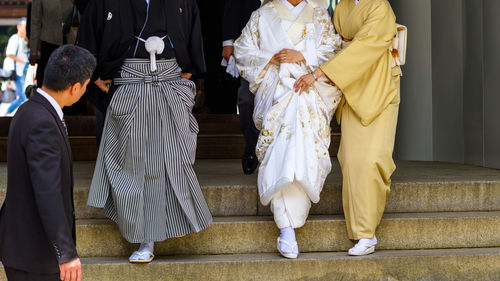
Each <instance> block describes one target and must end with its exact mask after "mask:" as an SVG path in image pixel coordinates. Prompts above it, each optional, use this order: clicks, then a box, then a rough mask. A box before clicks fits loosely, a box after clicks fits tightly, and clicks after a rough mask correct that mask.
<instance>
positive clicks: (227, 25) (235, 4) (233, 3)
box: [222, 0, 260, 41]
mask: <svg viewBox="0 0 500 281" xmlns="http://www.w3.org/2000/svg"><path fill="white" fill-rule="evenodd" d="M259 7H260V0H226V3H225V6H224V20H223V25H222V40H223V41H226V40H231V39H232V40H236V39H238V37H240V35H241V31H242V30H243V28H244V27H245V25H246V24H247V22H248V20H249V19H250V16H251V15H252V12H253V11H255V10H257V9H258V8H259Z"/></svg>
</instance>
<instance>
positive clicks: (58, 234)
mask: <svg viewBox="0 0 500 281" xmlns="http://www.w3.org/2000/svg"><path fill="white" fill-rule="evenodd" d="M95 65H96V62H95V58H94V56H92V55H91V54H90V53H89V52H88V51H87V50H85V49H82V48H80V47H76V46H73V45H65V46H63V47H60V48H58V49H56V50H55V51H54V52H53V53H52V55H51V56H50V58H49V60H48V63H47V67H46V69H45V78H44V82H43V86H42V88H40V89H37V91H36V93H34V94H33V95H32V96H31V98H30V100H29V101H28V102H26V103H24V104H23V105H22V106H21V107H20V108H19V110H18V111H17V113H16V115H15V116H14V118H13V119H12V121H11V125H10V130H9V137H8V144H7V147H8V151H7V159H8V175H7V182H8V183H7V195H6V198H5V202H4V204H3V206H2V209H1V211H0V260H1V261H2V263H3V266H4V269H5V273H6V275H7V278H8V279H9V280H30V281H31V280H51V281H56V280H64V281H76V280H81V264H80V260H79V258H78V255H77V252H76V245H75V244H76V241H75V213H74V205H73V171H72V169H73V168H72V157H71V148H70V146H69V141H68V137H67V129H66V125H65V123H64V120H63V112H62V108H63V107H64V106H70V105H72V104H74V103H75V102H77V101H78V100H79V99H80V97H81V96H82V95H83V93H85V89H86V87H87V84H88V83H89V79H90V77H91V75H92V72H93V71H94V68H95Z"/></svg>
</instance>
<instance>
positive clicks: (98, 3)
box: [76, 0, 104, 73]
mask: <svg viewBox="0 0 500 281" xmlns="http://www.w3.org/2000/svg"><path fill="white" fill-rule="evenodd" d="M103 3H104V1H102V0H91V1H89V3H88V5H87V7H86V9H85V13H84V15H83V18H82V20H81V22H80V26H79V27H78V35H77V37H76V45H78V46H80V47H82V48H85V49H87V50H88V51H89V52H90V53H92V54H93V55H94V56H95V57H96V59H97V62H98V64H99V62H100V60H99V53H100V50H101V48H100V46H101V38H102V33H103V29H104V26H103V25H104V7H103ZM98 67H99V66H98ZM98 72H99V71H98V69H96V73H98Z"/></svg>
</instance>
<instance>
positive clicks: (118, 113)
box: [77, 0, 212, 263]
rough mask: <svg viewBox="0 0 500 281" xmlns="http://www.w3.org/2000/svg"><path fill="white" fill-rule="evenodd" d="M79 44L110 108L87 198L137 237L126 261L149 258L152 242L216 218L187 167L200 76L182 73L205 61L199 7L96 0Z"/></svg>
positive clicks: (153, 0) (187, 0) (99, 98)
mask: <svg viewBox="0 0 500 281" xmlns="http://www.w3.org/2000/svg"><path fill="white" fill-rule="evenodd" d="M77 44H78V45H80V46H83V47H85V48H86V49H88V50H90V51H91V52H92V53H93V54H94V55H95V56H96V57H97V61H98V66H97V70H96V72H95V74H94V79H93V81H94V82H93V83H95V84H96V85H97V86H98V87H99V89H100V91H98V92H94V93H93V94H94V97H93V99H94V101H95V102H96V104H97V106H98V107H99V109H100V110H101V112H107V113H106V119H105V124H104V130H103V134H102V139H101V143H100V147H99V154H98V157H97V162H96V168H95V171H94V176H93V179H92V184H91V186H90V193H89V199H88V204H89V205H90V206H94V207H98V208H103V209H104V214H105V215H106V216H107V217H109V218H110V219H112V220H113V221H115V222H116V223H117V224H118V226H119V228H120V232H121V234H122V235H123V237H124V238H125V239H126V240H127V241H129V242H131V243H141V245H140V247H139V250H138V251H135V252H134V253H132V255H131V256H130V258H129V261H130V262H134V263H144V262H150V261H151V260H153V258H154V254H153V251H154V242H157V241H163V240H165V239H168V238H171V237H176V236H180V235H185V234H189V233H192V232H198V231H201V230H203V229H205V228H206V227H208V226H209V225H210V223H211V222H212V216H211V214H210V211H209V210H208V206H207V204H206V202H205V199H204V197H203V194H202V192H201V187H200V185H199V183H198V180H197V178H196V174H195V173H194V170H193V163H194V157H195V152H196V138H197V133H198V124H197V122H196V119H194V116H193V114H192V113H191V110H192V108H193V105H194V97H195V95H196V86H195V84H194V82H193V81H191V80H188V79H190V78H191V76H192V75H195V74H200V73H203V72H204V71H205V62H204V55H203V42H202V39H201V28H200V21H199V15H198V7H197V5H196V2H195V0H148V1H145V0H128V1H123V0H92V1H90V2H89V4H88V6H87V8H86V9H85V13H84V17H83V19H82V21H81V24H80V28H79V34H78V37H77Z"/></svg>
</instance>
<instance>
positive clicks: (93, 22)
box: [77, 0, 206, 111]
mask: <svg viewBox="0 0 500 281" xmlns="http://www.w3.org/2000/svg"><path fill="white" fill-rule="evenodd" d="M139 1H140V2H139ZM145 3H146V1H145V0H91V1H90V2H89V4H88V6H87V7H86V9H85V12H84V16H83V19H82V22H81V24H80V27H79V30H78V36H77V45H79V46H81V47H84V48H86V49H87V50H89V51H90V52H91V53H93V54H94V55H95V56H96V58H97V63H98V65H97V69H96V72H95V74H94V79H96V78H97V77H100V78H101V79H102V80H107V79H112V78H114V77H116V75H117V72H118V71H119V70H120V67H121V66H122V64H123V61H124V60H125V59H126V58H129V57H132V56H131V53H132V52H131V50H133V49H134V48H135V46H136V44H137V39H136V38H135V37H136V36H138V35H139V34H138V33H139V32H140V28H139V29H138V27H139V26H142V22H139V21H143V20H144V15H143V13H144V11H145V10H144V11H138V9H137V7H141V6H140V5H141V4H143V5H144V6H145ZM150 5H154V6H152V7H154V8H150V15H149V16H150V18H149V20H148V22H149V23H151V24H152V25H156V26H154V27H151V26H149V27H146V28H152V29H156V30H158V29H159V28H163V26H161V27H159V26H158V25H165V27H164V29H165V30H166V32H167V33H168V35H169V37H170V40H171V42H172V45H173V47H174V50H173V52H174V56H175V58H176V59H177V63H178V64H179V66H180V67H181V69H182V72H188V73H192V74H193V75H196V74H201V73H204V72H205V71H206V69H205V58H204V54H203V40H202V35H201V26H200V17H199V11H198V6H197V4H196V1H195V0H150ZM139 14H140V15H139ZM158 36H161V35H160V34H158ZM143 39H147V38H143ZM167 40H168V39H165V42H166V43H165V51H164V54H163V55H165V54H168V51H169V50H168V49H169V48H170V41H167ZM142 44H143V43H142ZM142 47H143V46H142ZM136 57H137V56H136ZM139 57H141V56H139ZM145 58H146V57H145ZM147 58H149V56H148V57H147ZM160 58H162V57H161V56H157V59H160ZM88 96H89V99H90V100H91V101H92V102H94V104H96V105H97V106H98V108H100V109H101V111H103V109H104V110H105V108H106V106H107V104H108V102H109V101H110V96H111V95H104V93H102V92H101V91H90V92H89V93H88Z"/></svg>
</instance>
